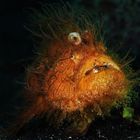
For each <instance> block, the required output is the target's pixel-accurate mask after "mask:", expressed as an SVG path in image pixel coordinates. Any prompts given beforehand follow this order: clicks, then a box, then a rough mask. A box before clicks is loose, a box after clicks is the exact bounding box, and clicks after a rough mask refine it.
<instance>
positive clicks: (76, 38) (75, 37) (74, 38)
mask: <svg viewBox="0 0 140 140" xmlns="http://www.w3.org/2000/svg"><path fill="white" fill-rule="evenodd" d="M68 40H69V41H70V42H71V43H73V44H74V45H79V44H80V43H81V41H82V40H81V36H80V34H79V33H78V32H71V33H69V35H68Z"/></svg>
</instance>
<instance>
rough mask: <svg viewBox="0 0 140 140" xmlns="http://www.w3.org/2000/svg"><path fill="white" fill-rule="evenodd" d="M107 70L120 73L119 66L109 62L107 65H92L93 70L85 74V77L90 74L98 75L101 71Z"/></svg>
mask: <svg viewBox="0 0 140 140" xmlns="http://www.w3.org/2000/svg"><path fill="white" fill-rule="evenodd" d="M109 69H115V70H117V71H121V70H120V68H119V66H118V65H117V64H116V63H115V62H113V61H110V62H109V63H104V64H103V65H94V66H93V68H91V69H89V70H87V71H86V72H85V75H89V74H90V73H91V72H93V73H99V72H101V71H104V70H109Z"/></svg>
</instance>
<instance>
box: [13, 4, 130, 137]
mask: <svg viewBox="0 0 140 140" xmlns="http://www.w3.org/2000/svg"><path fill="white" fill-rule="evenodd" d="M46 7H47V8H46ZM46 7H45V6H44V7H43V8H42V10H41V12H40V13H39V14H38V13H37V15H36V17H35V22H34V23H35V24H33V25H31V27H30V28H28V30H30V31H31V32H32V34H33V36H35V38H36V40H37V45H38V48H39V50H38V55H37V56H36V58H35V59H34V61H33V63H32V65H31V66H29V67H28V69H27V73H26V87H25V90H24V92H25V94H26V99H27V101H28V102H29V104H28V105H27V107H26V108H25V109H24V111H23V112H21V114H20V115H19V117H18V119H17V120H16V128H15V129H16V130H15V131H18V130H20V129H21V128H22V127H23V126H24V125H25V124H26V123H29V121H30V120H31V119H33V118H35V117H38V118H41V117H42V116H43V117H44V118H46V119H45V120H46V122H45V123H46V126H48V125H49V126H51V127H55V128H59V127H64V131H65V132H66V134H71V135H81V134H84V133H85V132H86V131H87V130H88V128H89V126H90V124H91V123H92V122H93V123H94V120H95V119H96V118H97V117H98V116H104V115H106V114H108V113H109V112H110V110H111V109H112V107H114V106H115V105H117V104H118V103H119V102H122V101H123V100H124V98H125V97H126V96H127V94H128V91H129V87H130V86H129V84H130V80H129V79H128V78H127V76H126V74H125V72H124V71H123V69H122V67H121V64H119V63H118V62H117V61H115V60H114V59H113V58H112V57H111V56H110V55H109V53H108V50H107V48H106V47H105V45H104V42H103V41H102V40H100V39H99V38H98V37H97V34H98V33H97V31H96V28H95V27H96V26H94V25H93V23H92V22H94V20H93V21H92V20H90V16H89V15H88V14H87V15H86V14H85V11H84V10H83V11H82V12H77V11H74V10H73V8H70V7H69V6H68V7H67V6H66V5H64V6H62V7H59V8H58V7H55V6H54V7H52V6H50V7H49V6H46ZM65 122H67V125H65Z"/></svg>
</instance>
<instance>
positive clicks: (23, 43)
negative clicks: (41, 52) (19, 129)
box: [0, 0, 140, 139]
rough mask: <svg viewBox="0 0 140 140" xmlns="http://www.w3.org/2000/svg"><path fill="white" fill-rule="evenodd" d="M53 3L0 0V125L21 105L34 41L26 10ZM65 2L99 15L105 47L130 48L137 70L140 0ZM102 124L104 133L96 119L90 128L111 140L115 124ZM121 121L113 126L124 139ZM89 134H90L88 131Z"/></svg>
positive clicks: (138, 65)
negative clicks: (21, 95)
mask: <svg viewBox="0 0 140 140" xmlns="http://www.w3.org/2000/svg"><path fill="white" fill-rule="evenodd" d="M53 2H57V3H59V1H58V0H50V1H49V0H39V1H37V0H1V1H0V127H2V126H3V125H5V122H4V120H5V119H9V120H10V119H11V118H9V114H12V113H13V112H14V110H15V108H16V107H18V106H17V104H18V105H20V104H22V99H21V97H20V91H21V89H22V87H24V76H25V69H26V67H27V66H28V65H29V64H30V62H31V61H32V60H31V59H30V58H31V57H32V56H33V55H34V43H33V41H32V39H31V37H30V35H29V34H30V33H29V32H28V31H27V30H26V29H25V28H24V25H25V24H26V23H27V22H28V20H29V19H28V9H29V8H36V9H39V8H40V7H41V5H40V3H42V4H43V3H53ZM69 2H70V3H71V4H72V5H73V6H76V7H77V8H78V7H79V6H83V7H85V8H86V9H87V10H88V11H89V12H91V13H93V14H95V13H97V14H99V15H100V17H102V19H103V29H104V33H105V35H104V40H105V42H106V45H107V47H108V46H114V47H117V46H119V45H120V44H121V46H122V49H121V51H122V54H123V52H127V51H128V50H129V49H131V51H130V56H131V57H135V60H134V62H133V63H132V64H131V65H132V67H133V69H135V70H139V69H140V63H139V60H140V0H71V1H70V0H69ZM124 54H125V53H124ZM7 114H8V115H7ZM120 122H121V121H120ZM102 123H103V124H104V126H105V128H106V127H109V128H110V129H111V130H108V131H107V132H106V131H105V130H102V129H101V127H102V125H101V124H98V122H97V128H94V129H96V130H98V129H99V130H100V129H101V130H100V131H101V132H102V133H103V135H106V138H110V139H111V137H113V136H114V134H115V135H118V134H117V132H116V131H115V130H113V129H112V126H113V125H116V124H115V123H114V122H112V123H110V125H109V126H107V124H106V122H102ZM107 123H108V122H107ZM123 123H124V122H122V127H120V126H113V127H116V128H115V129H120V131H122V130H123V135H124V137H125V138H126V136H128V134H127V133H129V131H130V130H131V129H130V130H129V128H128V125H129V124H128V125H127V124H125V123H124V124H123ZM119 127H120V128H119ZM121 129H122V130H121ZM124 129H126V132H124ZM127 129H128V130H127ZM91 132H92V131H91ZM115 132H116V133H115ZM130 132H131V133H132V139H137V138H138V137H139V138H140V134H139V135H138V133H140V132H139V131H138V130H137V128H134V131H133V130H131V131H130ZM93 133H94V134H95V135H96V136H97V139H98V138H99V135H98V134H97V133H96V132H93ZM108 133H112V135H111V136H110V135H109V134H108ZM113 133H114V134H113ZM118 133H119V132H118ZM120 133H121V132H120ZM89 134H90V135H91V137H92V134H91V133H90V132H89ZM91 137H90V138H91ZM118 137H119V135H118ZM122 137H123V136H122ZM90 138H87V139H90ZM100 139H103V138H100ZM104 139H105V138H104ZM114 139H115V138H114ZM116 139H121V138H120V137H119V138H116Z"/></svg>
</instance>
